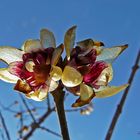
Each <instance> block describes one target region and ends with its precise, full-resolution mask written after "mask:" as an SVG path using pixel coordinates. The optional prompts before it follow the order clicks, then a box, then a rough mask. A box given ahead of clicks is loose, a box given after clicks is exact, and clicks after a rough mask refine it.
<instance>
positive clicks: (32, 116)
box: [19, 94, 36, 123]
mask: <svg viewBox="0 0 140 140" xmlns="http://www.w3.org/2000/svg"><path fill="white" fill-rule="evenodd" d="M19 96H20V98H21V100H22V102H23V104H24V105H25V107H26V109H27V111H28V112H29V114H30V116H31V118H32V120H33V121H34V122H35V123H36V119H35V117H34V115H33V114H32V111H31V109H30V108H29V107H28V105H27V103H26V101H25V99H24V98H23V96H22V95H21V94H19Z"/></svg>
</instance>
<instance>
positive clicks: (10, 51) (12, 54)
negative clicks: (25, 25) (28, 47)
mask: <svg viewBox="0 0 140 140" xmlns="http://www.w3.org/2000/svg"><path fill="white" fill-rule="evenodd" d="M23 53H24V52H23V51H21V50H19V49H16V48H12V47H8V46H5V47H0V60H2V61H4V62H6V63H7V64H9V63H11V62H14V61H22V55H23Z"/></svg>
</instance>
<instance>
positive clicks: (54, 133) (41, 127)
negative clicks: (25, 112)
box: [39, 126, 62, 138]
mask: <svg viewBox="0 0 140 140" xmlns="http://www.w3.org/2000/svg"><path fill="white" fill-rule="evenodd" d="M39 128H40V129H42V130H45V131H47V132H49V133H51V134H53V135H55V136H57V137H60V138H61V137H62V136H61V135H60V134H58V133H56V132H54V131H52V130H50V129H48V128H46V127H43V126H40V127H39Z"/></svg>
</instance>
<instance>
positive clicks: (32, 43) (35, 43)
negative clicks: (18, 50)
mask: <svg viewBox="0 0 140 140" xmlns="http://www.w3.org/2000/svg"><path fill="white" fill-rule="evenodd" d="M22 47H23V50H24V51H25V52H26V53H30V52H36V51H38V50H40V49H43V47H42V46H41V43H40V40H39V39H30V40H27V41H25V43H24V44H23V46H22Z"/></svg>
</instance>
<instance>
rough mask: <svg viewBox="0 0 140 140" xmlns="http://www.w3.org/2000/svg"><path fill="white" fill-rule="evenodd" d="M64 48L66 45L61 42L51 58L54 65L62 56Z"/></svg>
mask: <svg viewBox="0 0 140 140" xmlns="http://www.w3.org/2000/svg"><path fill="white" fill-rule="evenodd" d="M63 50H64V45H63V44H61V45H60V46H58V47H57V48H55V50H54V52H53V55H52V59H51V64H52V65H56V64H57V63H58V61H59V59H60V57H61V54H62V52H63Z"/></svg>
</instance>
